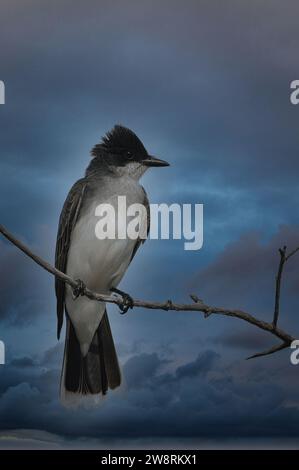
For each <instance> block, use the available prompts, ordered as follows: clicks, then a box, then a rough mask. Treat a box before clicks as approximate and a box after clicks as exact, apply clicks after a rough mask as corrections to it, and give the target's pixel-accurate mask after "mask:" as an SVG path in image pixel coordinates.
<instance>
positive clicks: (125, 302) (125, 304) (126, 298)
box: [110, 287, 134, 315]
mask: <svg viewBox="0 0 299 470" xmlns="http://www.w3.org/2000/svg"><path fill="white" fill-rule="evenodd" d="M110 290H111V292H115V293H116V294H118V295H120V296H121V298H122V303H121V304H120V305H119V308H120V310H121V312H120V313H121V315H124V314H125V313H127V311H128V310H129V308H133V307H134V300H133V299H132V297H131V296H130V295H129V294H127V293H126V292H123V291H122V290H120V289H117V288H116V287H111V289H110Z"/></svg>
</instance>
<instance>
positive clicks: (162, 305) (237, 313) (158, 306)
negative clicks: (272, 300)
mask: <svg viewBox="0 0 299 470" xmlns="http://www.w3.org/2000/svg"><path fill="white" fill-rule="evenodd" d="M0 233H2V235H4V237H5V238H7V239H8V240H9V241H10V242H11V243H13V244H14V245H15V246H16V247H18V248H19V249H20V250H21V251H23V253H25V254H26V255H27V256H29V257H30V258H31V259H33V261H35V263H37V264H38V265H39V266H41V267H42V268H44V269H45V270H46V271H48V272H49V273H50V274H53V275H54V276H56V277H57V278H59V279H61V280H62V281H63V282H65V283H66V284H68V285H69V286H70V287H71V288H72V289H73V290H74V289H76V288H77V289H78V288H79V287H82V286H81V285H80V282H78V281H75V280H74V279H72V278H71V277H70V276H68V275H67V274H65V273H63V272H61V271H59V270H58V269H56V268H54V267H53V266H52V265H51V264H49V263H47V262H46V261H44V260H43V259H42V258H40V257H39V256H37V255H35V254H34V253H33V252H32V251H31V250H30V249H29V248H28V247H27V246H26V245H24V244H23V243H22V242H20V241H19V240H18V239H17V238H15V237H14V236H13V235H12V234H11V233H9V232H8V230H6V228H5V227H3V225H0ZM282 251H283V250H282ZM297 251H299V247H298V249H296V250H294V251H293V252H292V253H290V255H288V256H287V257H286V256H285V253H284V255H283V256H282V255H281V256H282V259H283V262H281V264H282V267H281V273H282V269H283V265H284V263H285V261H286V260H287V259H289V258H290V256H292V255H293V254H295V252H297ZM281 273H280V280H281ZM278 276H279V274H278ZM277 292H278V293H277ZM277 292H276V295H277V296H278V300H277V306H278V310H277V311H278V313H279V296H280V284H279V286H278V288H277ZM83 295H85V296H86V297H88V298H89V299H91V300H97V301H99V302H107V303H113V304H116V305H118V306H122V305H123V300H122V299H121V298H120V297H116V296H113V295H111V296H110V295H103V294H99V293H97V292H93V291H91V290H90V289H88V287H84V290H83ZM191 299H192V300H193V302H194V303H193V304H178V303H173V302H172V301H171V300H167V301H164V302H150V301H147V300H138V299H133V307H137V308H146V309H151V310H172V311H190V312H199V313H203V314H204V316H205V318H206V317H208V316H210V315H211V314H215V315H225V316H228V317H233V318H239V319H240V320H243V321H245V322H247V323H250V324H251V325H254V326H256V327H257V328H259V329H261V330H264V331H267V332H268V333H271V334H272V335H274V336H275V337H277V338H279V339H280V340H281V341H282V343H281V344H280V345H279V346H274V347H273V348H271V349H270V350H268V351H265V352H263V353H257V354H255V355H253V356H251V357H250V358H253V357H260V356H264V355H268V354H272V353H274V352H276V351H279V350H281V349H284V348H287V347H289V346H290V344H291V343H292V341H294V339H295V338H294V337H292V336H291V335H290V334H288V333H286V332H285V331H283V330H281V329H279V328H277V327H276V326H274V325H273V323H268V322H265V321H263V320H259V319H258V318H256V317H254V316H253V315H251V314H249V313H247V312H244V311H242V310H236V309H227V308H223V307H214V306H211V305H207V304H205V303H204V301H203V300H202V299H200V298H198V297H197V296H196V295H194V294H192V295H191ZM250 358H248V359H250Z"/></svg>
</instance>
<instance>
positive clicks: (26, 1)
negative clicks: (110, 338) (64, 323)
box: [0, 0, 299, 447]
mask: <svg viewBox="0 0 299 470" xmlns="http://www.w3.org/2000/svg"><path fill="white" fill-rule="evenodd" d="M298 14H299V6H298V3H297V2H296V1H295V0H294V1H292V0H286V1H285V2H283V4H282V2H281V1H278V0H271V1H270V0H267V1H264V2H260V1H258V0H250V1H249V0H248V1H246V2H245V1H242V2H241V1H237V0H226V1H225V2H223V1H221V0H209V1H208V0H206V1H203V0H196V1H195V0H187V1H184V2H183V1H177V0H172V1H171V0H159V1H158V0H157V1H156V0H153V1H149V0H146V1H137V0H121V1H120V0H119V1H117V0H113V1H108V0H107V1H103V0H97V1H95V0H86V1H83V0H80V1H79V0H72V1H70V0H59V1H58V0H52V1H49V0H43V1H42V2H40V1H37V0H23V1H22V2H20V1H18V0H1V2H0V80H3V81H4V83H5V86H6V104H5V105H1V106H0V150H1V160H0V178H1V184H0V213H1V223H2V224H4V225H5V226H7V228H9V229H10V230H11V231H12V232H13V233H14V234H15V235H17V236H18V237H19V238H20V239H21V240H23V241H24V242H25V243H27V244H28V245H29V246H30V247H31V248H32V249H33V250H34V251H35V252H37V253H39V254H41V255H42V256H43V257H45V258H46V259H48V260H50V261H53V257H54V250H55V238H56V230H57V223H58V217H59V214H60V210H61V207H62V204H63V201H64V199H65V197H66V195H67V192H68V190H69V188H70V187H71V185H72V184H73V182H74V181H76V180H77V179H79V178H80V177H81V176H82V174H83V172H84V169H85V167H86V166H87V164H88V163H89V159H90V156H89V152H90V149H91V148H92V147H93V145H94V144H95V143H97V142H98V141H99V140H100V139H101V137H102V135H103V134H104V133H105V132H106V131H107V130H109V129H110V128H111V127H112V126H113V125H114V124H115V123H121V124H123V125H125V126H128V127H130V128H132V129H133V130H134V131H135V132H136V133H137V134H138V136H140V138H141V139H142V140H143V142H144V144H145V146H146V148H147V149H148V151H149V152H150V153H153V154H154V155H157V156H160V157H161V158H163V159H165V160H167V161H169V162H170V163H171V166H170V167H169V168H167V169H163V170H158V169H153V170H151V171H150V172H148V173H147V174H146V175H145V176H144V177H143V180H142V184H143V185H144V187H145V188H146V190H147V192H148V195H149V199H150V201H151V202H155V203H161V202H166V203H192V204H194V203H202V204H204V246H203V248H202V249H201V250H199V251H198V252H192V251H185V250H184V247H183V242H182V241H178V240H176V241H172V240H149V241H147V243H146V244H145V245H144V246H143V247H142V249H141V250H140V251H139V253H138V255H137V256H136V257H135V259H134V262H133V263H132V265H131V266H130V268H129V270H128V272H127V274H126V277H125V279H124V280H123V281H122V284H121V287H122V288H123V289H124V290H126V291H128V292H129V293H130V294H131V295H132V296H135V297H138V298H144V299H153V300H160V299H168V298H172V299H175V300H178V301H188V295H189V294H190V293H196V294H197V295H199V296H200V297H202V298H203V299H204V300H205V301H206V302H207V303H210V304H215V305H223V306H227V307H232V308H242V309H244V310H247V311H249V312H251V313H252V314H254V315H257V316H258V317H260V318H263V319H264V320H268V321H270V320H271V318H272V312H273V304H274V282H275V274H276V270H277V264H278V248H279V247H281V246H283V245H284V244H286V245H288V247H289V248H290V249H292V248H295V247H296V246H297V245H298V244H299V222H298V197H299V190H298V184H297V181H298V172H299V159H298V149H299V132H298V122H299V106H298V107H296V106H294V105H292V104H291V103H290V82H291V81H292V80H295V79H299V71H298V65H297V64H298V60H297V56H298V41H299V30H298ZM298 264H299V259H297V260H296V258H294V259H292V260H290V262H289V264H288V266H287V267H286V270H285V273H284V278H283V286H282V287H283V288H282V299H281V302H282V305H281V318H280V320H279V321H280V325H281V327H283V328H285V329H286V330H287V331H289V332H290V333H292V334H293V336H295V337H296V335H299V327H298V308H299V296H298V287H299V279H298V274H297V273H298V271H297V266H298ZM0 293H1V294H0V295H1V305H0V339H1V340H2V341H4V342H5V345H6V365H5V366H0V437H1V439H0V442H1V444H0V446H2V447H6V446H14V447H15V446H17V447H22V446H31V447H38V446H50V447H51V446H52V447H53V446H54V447H55V446H72V445H74V446H76V445H77V446H81V447H88V446H93V445H94V446H101V447H105V446H108V447H109V446H112V445H117V444H116V443H118V445H122V446H130V445H131V446H132V445H140V446H142V445H145V443H147V445H151V444H152V445H159V443H161V442H163V443H167V445H169V446H170V447H171V445H174V443H180V445H181V446H190V445H191V443H192V444H194V446H197V447H198V446H204V445H205V444H207V445H209V446H212V447H213V446H214V447H217V446H223V445H225V442H227V440H229V441H230V443H231V444H230V445H232V446H234V445H235V446H237V445H240V442H241V443H243V445H246V446H251V445H255V446H257V445H260V444H261V443H264V442H267V445H269V446H271V445H277V442H280V443H281V442H284V443H285V445H290V443H291V442H292V445H295V446H297V438H298V437H299V401H298V396H297V393H296V390H297V389H298V386H299V379H298V377H299V375H298V374H299V369H298V368H297V367H299V366H297V367H296V366H293V365H291V364H290V359H289V356H290V351H289V350H286V351H283V352H280V353H277V354H276V355H273V356H269V357H265V358H261V359H256V360H252V361H246V360H245V359H246V357H248V356H249V355H251V354H253V353H255V352H257V351H261V350H263V349H265V348H267V347H269V346H272V345H273V344H275V342H276V340H275V338H271V337H269V335H266V334H264V333H262V332H260V331H258V330H256V329H254V328H253V327H251V326H249V325H246V324H243V323H242V322H241V321H239V320H236V319H230V318H222V317H220V316H217V317H216V316H215V317H213V316H211V317H210V318H208V319H206V320H205V319H203V318H202V316H201V315H200V314H195V313H187V312H182V313H179V312H176V313H171V312H159V311H146V310H140V309H139V310H138V309H136V310H133V311H130V312H129V313H128V314H127V315H125V316H121V315H119V313H118V310H117V309H116V308H114V307H109V317H110V321H111V326H112V330H113V335H114V338H115V342H116V346H117V350H118V353H119V357H120V361H121V364H122V370H123V377H124V385H123V387H122V388H121V390H119V391H115V392H113V393H110V394H109V396H108V397H107V398H106V399H105V400H104V401H103V403H102V404H101V406H100V407H99V408H98V409H96V410H94V409H93V410H89V409H80V410H77V411H70V410H65V409H64V408H63V407H62V406H61V405H60V403H59V400H58V387H59V375H60V367H61V361H62V353H63V339H62V340H60V342H59V343H57V341H56V318H55V296H54V289H53V278H52V277H51V276H50V275H49V274H48V273H46V272H45V271H43V270H41V269H40V268H39V267H38V266H36V265H34V264H33V263H32V262H31V261H30V260H29V259H28V258H26V257H25V256H24V255H23V254H21V253H20V252H19V251H17V249H16V248H15V247H13V246H12V245H10V244H9V243H7V242H6V241H5V240H3V239H1V240H0ZM62 336H63V335H62ZM253 443H254V444H253Z"/></svg>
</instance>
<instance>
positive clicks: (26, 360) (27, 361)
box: [10, 357, 36, 367]
mask: <svg viewBox="0 0 299 470" xmlns="http://www.w3.org/2000/svg"><path fill="white" fill-rule="evenodd" d="M10 365H11V366H14V367H34V366H35V365H36V362H35V361H34V360H33V359H32V357H19V358H15V359H13V360H12V361H10Z"/></svg>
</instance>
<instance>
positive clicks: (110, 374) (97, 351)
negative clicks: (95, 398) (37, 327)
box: [60, 311, 121, 401]
mask: <svg viewBox="0 0 299 470" xmlns="http://www.w3.org/2000/svg"><path fill="white" fill-rule="evenodd" d="M120 383H121V375H120V369H119V364H118V359H117V354H116V351H115V346H114V341H113V338H112V333H111V329H110V325H109V320H108V315H107V312H106V311H105V313H104V316H103V318H102V320H101V323H100V325H99V327H98V329H97V331H96V332H95V335H94V337H93V340H92V343H91V345H90V348H89V351H88V353H87V355H86V356H85V357H83V356H82V354H81V350H80V345H79V342H78V340H77V336H76V333H75V330H74V327H73V325H72V323H71V321H70V320H69V319H67V331H66V339H65V351H64V360H63V371H62V377H61V387H60V388H61V397H62V399H63V400H64V401H68V395H70V401H71V400H72V397H73V395H72V394H74V393H75V394H77V395H78V394H79V395H95V394H101V393H102V394H103V395H105V394H106V393H107V390H108V388H111V389H114V388H116V387H118V386H119V385H120Z"/></svg>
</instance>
